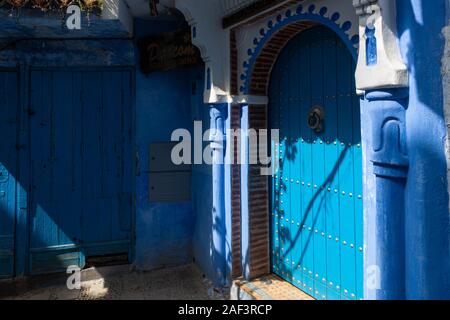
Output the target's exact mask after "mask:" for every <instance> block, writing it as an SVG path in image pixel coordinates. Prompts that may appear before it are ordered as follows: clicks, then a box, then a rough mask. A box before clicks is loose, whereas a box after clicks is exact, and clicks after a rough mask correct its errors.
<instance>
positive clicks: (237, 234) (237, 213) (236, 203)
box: [231, 105, 242, 278]
mask: <svg viewBox="0 0 450 320" xmlns="http://www.w3.org/2000/svg"><path fill="white" fill-rule="evenodd" d="M240 125H241V110H240V107H239V105H234V106H232V107H231V128H232V129H234V130H236V129H239V127H240ZM238 143H239V141H238V138H237V137H235V138H234V162H233V163H234V164H233V166H232V178H231V179H232V180H231V188H232V193H231V201H232V217H231V220H232V222H231V223H232V240H231V241H232V242H231V246H232V270H231V274H232V277H233V278H236V277H239V276H241V275H242V268H241V168H240V165H239V162H238V157H239V154H238Z"/></svg>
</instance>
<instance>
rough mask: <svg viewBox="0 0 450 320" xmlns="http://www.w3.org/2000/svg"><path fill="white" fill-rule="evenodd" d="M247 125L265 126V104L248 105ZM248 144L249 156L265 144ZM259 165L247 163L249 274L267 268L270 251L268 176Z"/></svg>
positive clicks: (254, 155) (263, 271) (265, 270)
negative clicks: (264, 174) (263, 173)
mask: <svg viewBox="0 0 450 320" xmlns="http://www.w3.org/2000/svg"><path fill="white" fill-rule="evenodd" d="M249 127H250V128H252V129H255V130H257V131H258V130H260V129H267V107H266V106H250V108H249ZM261 143H262V144H263V145H261V146H255V145H253V146H250V150H249V153H250V158H252V157H254V158H255V159H256V156H257V152H258V148H259V147H261V148H267V142H265V141H259V142H258V145H260V144H261ZM260 169H261V165H250V166H249V175H248V180H249V181H248V189H249V195H248V205H249V221H250V235H249V236H250V277H252V278H253V277H258V276H261V275H265V274H268V273H269V272H270V254H269V245H270V243H269V232H270V230H269V229H270V220H269V180H268V177H267V176H262V175H261V170H260Z"/></svg>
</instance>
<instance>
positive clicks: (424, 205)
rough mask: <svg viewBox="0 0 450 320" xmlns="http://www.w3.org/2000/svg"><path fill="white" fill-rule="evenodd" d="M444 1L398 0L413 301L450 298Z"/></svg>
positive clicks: (409, 287) (408, 269)
mask: <svg viewBox="0 0 450 320" xmlns="http://www.w3.org/2000/svg"><path fill="white" fill-rule="evenodd" d="M431 2H432V3H431ZM445 3H446V0H435V1H429V0H397V5H398V30H399V37H400V43H401V49H402V54H403V57H404V59H405V61H406V63H407V65H408V68H409V71H410V98H409V100H410V101H409V107H408V110H407V114H406V128H407V144H408V153H409V159H410V169H409V175H408V183H407V186H406V217H405V221H406V226H405V228H406V229H405V232H406V239H407V241H406V292H407V295H408V296H407V297H408V298H410V299H432V298H450V257H449V254H450V248H449V234H450V227H449V208H448V193H447V190H448V189H447V184H448V181H447V178H446V176H447V165H446V159H445V153H444V150H445V142H444V139H445V136H446V127H445V120H444V115H443V96H442V92H443V91H442V76H441V72H440V68H441V59H442V55H443V48H444V39H443V37H442V35H441V31H442V28H443V27H444V26H445V24H446V18H445V12H446V10H445V9H446V8H445Z"/></svg>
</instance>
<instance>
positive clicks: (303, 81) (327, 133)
mask: <svg viewBox="0 0 450 320" xmlns="http://www.w3.org/2000/svg"><path fill="white" fill-rule="evenodd" d="M354 70H355V65H354V61H353V59H352V56H351V54H350V53H349V52H348V50H347V48H346V47H345V45H344V44H343V43H342V41H341V40H340V39H339V38H338V36H337V35H335V34H334V33H333V32H332V31H331V30H329V29H327V28H325V27H315V28H312V29H309V30H306V31H303V32H302V33H301V34H299V35H298V36H296V37H295V38H294V39H292V40H291V41H290V42H289V43H288V45H287V46H286V47H285V48H284V49H283V51H282V53H281V54H280V56H279V58H278V61H277V63H276V65H275V67H274V70H273V72H272V78H271V83H270V92H269V95H270V117H271V127H272V129H280V150H279V156H280V160H281V161H280V170H279V172H278V173H277V174H275V175H274V177H273V179H272V198H271V201H272V232H271V235H272V241H271V242H272V269H273V271H274V272H275V273H277V274H278V275H280V276H281V277H282V278H283V279H285V280H287V281H289V282H291V283H292V284H294V285H296V286H297V287H299V288H301V289H302V290H304V291H305V292H307V293H308V294H310V295H312V296H314V297H315V298H317V299H361V298H362V297H363V292H362V288H363V284H362V268H363V266H362V261H363V260H362V258H363V254H362V247H363V245H362V243H363V234H362V230H363V221H362V153H361V135H360V113H359V112H360V111H359V98H358V97H357V96H356V90H355V83H354ZM316 106H319V107H320V108H321V109H322V110H323V113H324V120H323V122H322V129H321V130H318V131H316V130H313V129H311V128H310V126H309V125H308V122H307V120H308V116H309V113H310V111H311V110H312V108H313V107H316ZM272 152H274V150H273V151H272Z"/></svg>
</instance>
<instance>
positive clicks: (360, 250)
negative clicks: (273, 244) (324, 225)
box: [272, 214, 364, 253]
mask: <svg viewBox="0 0 450 320" xmlns="http://www.w3.org/2000/svg"><path fill="white" fill-rule="evenodd" d="M273 215H274V214H272V216H273ZM275 217H276V218H278V215H275ZM281 219H283V218H282V217H281ZM286 222H288V223H289V219H286ZM292 224H295V222H294V221H293V220H292ZM275 225H279V223H278V222H276V223H275ZM297 226H299V227H300V223H299V222H297ZM281 227H282V228H284V227H283V226H281ZM303 229H307V230H308V231H309V232H312V228H311V227H307V226H305V225H303ZM275 233H276V234H278V230H275ZM314 233H317V234H318V233H320V235H321V236H322V237H325V236H326V233H325V232H323V231H322V232H321V231H319V230H318V229H315V230H314ZM333 238H334V240H335V241H336V242H339V237H333V236H332V235H331V234H329V235H328V239H329V240H333ZM342 244H343V245H344V246H346V245H347V244H348V242H347V241H345V240H344V241H342ZM350 248H352V249H354V248H355V245H354V244H353V243H350ZM358 251H359V252H361V253H362V252H363V251H364V249H363V247H359V248H358Z"/></svg>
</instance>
